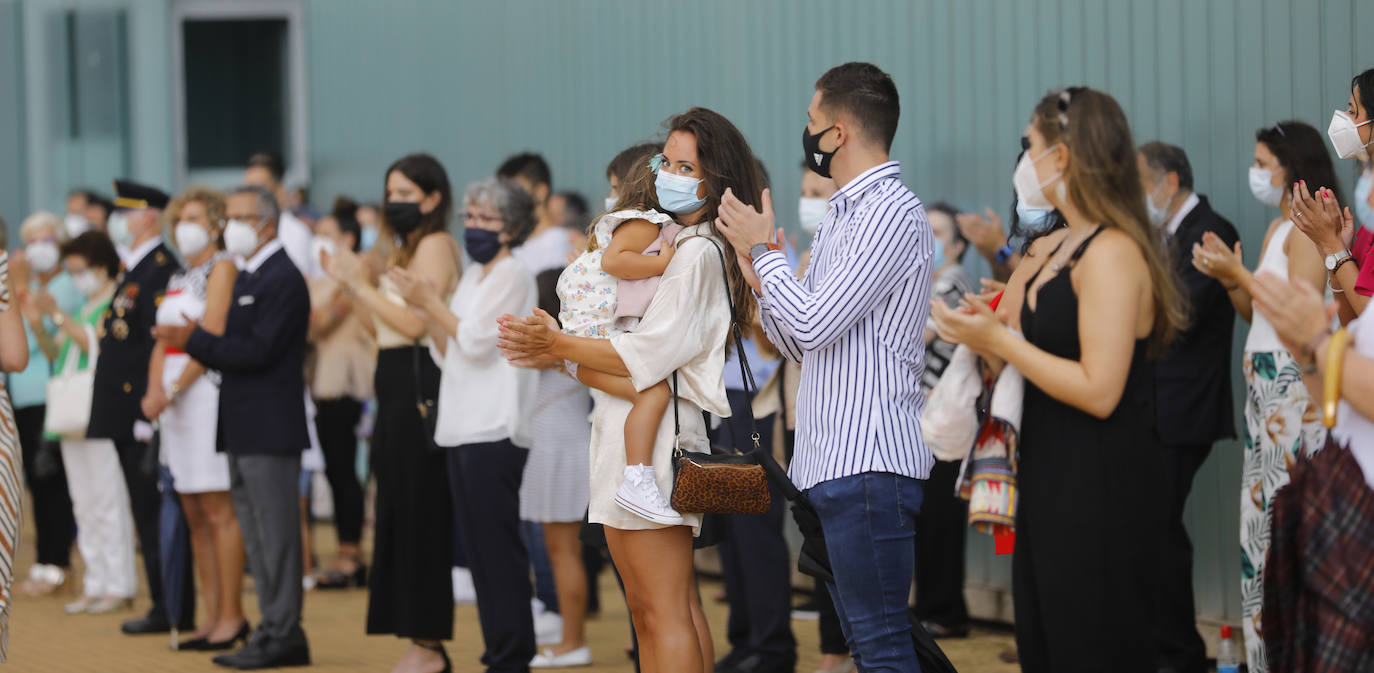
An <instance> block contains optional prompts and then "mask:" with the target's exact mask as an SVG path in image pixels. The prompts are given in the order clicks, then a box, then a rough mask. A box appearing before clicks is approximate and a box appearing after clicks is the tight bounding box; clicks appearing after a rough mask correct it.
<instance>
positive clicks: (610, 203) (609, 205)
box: [606, 196, 620, 213]
mask: <svg viewBox="0 0 1374 673" xmlns="http://www.w3.org/2000/svg"><path fill="white" fill-rule="evenodd" d="M619 200H620V199H618V198H616V197H614V196H608V197H606V212H608V213H609V212H611V211H612V210H614V209H615V203H616V201H619Z"/></svg>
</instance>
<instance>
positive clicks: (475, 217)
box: [463, 210, 506, 224]
mask: <svg viewBox="0 0 1374 673" xmlns="http://www.w3.org/2000/svg"><path fill="white" fill-rule="evenodd" d="M463 221H464V222H481V223H482V224H492V223H494V222H505V221H506V218H504V217H501V216H500V215H484V214H482V213H479V212H477V211H475V210H468V211H465V212H464V213H463Z"/></svg>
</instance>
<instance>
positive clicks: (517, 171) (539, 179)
mask: <svg viewBox="0 0 1374 673" xmlns="http://www.w3.org/2000/svg"><path fill="white" fill-rule="evenodd" d="M496 177H498V178H501V179H502V180H510V179H511V178H515V177H522V178H524V179H526V180H528V181H529V183H530V184H531V185H535V186H538V185H547V186H548V188H549V189H550V190H552V189H553V173H552V172H551V171H549V162H547V161H544V157H542V156H540V155H538V154H535V153H534V152H521V153H520V154H517V155H515V156H513V157H511V158H509V159H506V160H505V161H503V162H501V167H500V168H498V169H496Z"/></svg>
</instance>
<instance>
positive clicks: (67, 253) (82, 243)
mask: <svg viewBox="0 0 1374 673" xmlns="http://www.w3.org/2000/svg"><path fill="white" fill-rule="evenodd" d="M68 257H80V258H82V259H84V260H86V265H87V266H90V267H92V268H103V269H105V275H106V276H108V277H110V278H114V277H115V276H118V275H119V252H117V251H116V250H115V246H114V243H113V242H111V241H110V237H109V236H107V235H105V232H103V231H88V232H85V233H83V234H81V235H80V236H77V237H76V238H73V239H72V240H70V241H67V242H66V243H63V244H62V259H66V258H68Z"/></svg>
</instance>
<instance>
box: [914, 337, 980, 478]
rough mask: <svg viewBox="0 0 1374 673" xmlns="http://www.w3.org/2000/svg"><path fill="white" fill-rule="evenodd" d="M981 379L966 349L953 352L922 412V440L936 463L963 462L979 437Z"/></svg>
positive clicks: (969, 352) (962, 346)
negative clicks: (941, 461)
mask: <svg viewBox="0 0 1374 673" xmlns="http://www.w3.org/2000/svg"><path fill="white" fill-rule="evenodd" d="M982 393H983V376H982V373H981V372H980V371H979V369H978V358H977V356H975V355H974V354H973V351H971V350H969V347H968V346H964V345H960V346H959V347H958V348H955V349H954V355H953V356H952V357H951V358H950V359H949V364H948V365H947V366H946V367H945V371H944V372H942V373H941V374H940V380H939V381H937V382H936V383H935V387H934V388H931V390H930V399H928V400H926V407H925V409H924V410H922V411H921V439H922V440H923V441H925V444H926V446H928V447H930V451H931V453H933V454H935V458H936V459H937V460H963V459H964V456H967V455H968V452H969V449H971V448H972V447H973V440H974V439H976V438H977V436H978V396H979V395H981V394H982Z"/></svg>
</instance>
